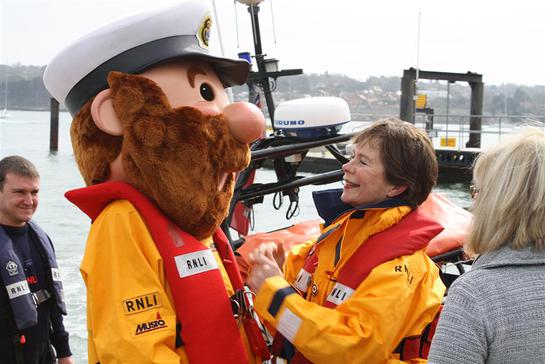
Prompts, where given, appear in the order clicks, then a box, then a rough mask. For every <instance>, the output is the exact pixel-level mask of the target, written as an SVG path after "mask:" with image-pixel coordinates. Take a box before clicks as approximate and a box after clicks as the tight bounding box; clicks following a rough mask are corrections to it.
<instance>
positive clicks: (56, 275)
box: [51, 268, 61, 282]
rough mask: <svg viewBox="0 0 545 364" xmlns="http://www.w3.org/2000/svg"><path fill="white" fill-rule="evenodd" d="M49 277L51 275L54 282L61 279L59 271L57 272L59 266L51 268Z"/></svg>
mask: <svg viewBox="0 0 545 364" xmlns="http://www.w3.org/2000/svg"><path fill="white" fill-rule="evenodd" d="M51 277H53V280H54V281H56V282H60V281H61V272H59V268H51Z"/></svg>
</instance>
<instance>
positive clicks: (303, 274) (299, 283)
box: [293, 269, 312, 293]
mask: <svg viewBox="0 0 545 364" xmlns="http://www.w3.org/2000/svg"><path fill="white" fill-rule="evenodd" d="M311 280H312V274H310V273H309V272H307V271H306V270H304V269H301V270H300V271H299V274H298V275H297V278H296V279H295V283H294V284H293V285H294V286H295V288H297V289H298V290H299V291H301V292H303V293H307V291H308V287H309V286H310V281H311Z"/></svg>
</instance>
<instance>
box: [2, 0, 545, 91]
mask: <svg viewBox="0 0 545 364" xmlns="http://www.w3.org/2000/svg"><path fill="white" fill-rule="evenodd" d="M172 2H173V0H146V1H143V0H0V32H1V33H0V63H2V64H6V63H7V64H15V63H21V64H28V65H45V64H47V63H48V61H49V60H50V59H51V58H53V56H54V55H55V54H56V53H57V52H58V51H59V50H61V49H62V48H64V47H65V46H66V45H68V44H69V43H71V42H72V41H74V40H76V39H77V38H79V37H80V36H82V35H84V34H85V33H87V32H89V31H91V30H93V29H95V28H97V27H99V26H101V25H103V24H105V23H107V22H110V21H112V20H114V19H116V18H119V17H123V16H125V15H127V14H130V13H132V12H136V11H140V10H144V9H147V8H150V7H152V6H157V5H162V4H166V3H172ZM214 3H215V7H216V9H217V18H216V19H215V20H216V21H215V24H216V26H218V24H219V26H220V32H219V33H218V32H217V29H218V28H217V27H216V28H215V31H214V33H213V35H212V44H213V49H214V50H215V51H217V52H220V51H221V48H220V47H219V38H220V37H219V36H218V34H221V39H222V41H223V49H224V52H225V54H226V55H228V56H236V55H237V53H238V52H244V51H248V52H250V53H252V54H253V53H254V49H253V40H252V39H253V38H252V33H253V32H252V28H251V21H250V16H249V14H248V11H247V6H246V5H243V4H241V3H239V2H236V4H235V2H234V1H233V0H215V1H214ZM259 7H260V12H259V23H260V27H261V40H262V44H263V52H264V53H266V54H267V57H268V58H276V59H278V60H279V64H280V68H281V69H292V68H302V69H303V71H304V72H305V73H307V74H308V73H323V72H325V71H328V72H330V73H340V74H345V75H347V76H350V77H352V78H356V79H358V80H361V81H365V80H366V79H367V78H368V77H370V76H402V74H403V70H404V69H407V68H409V67H414V68H417V67H418V68H419V69H421V70H426V71H441V72H459V73H465V72H467V71H471V72H476V73H480V74H482V75H483V81H484V82H485V84H495V85H501V84H503V83H517V84H525V85H544V86H545V21H544V19H545V1H542V0H517V1H505V0H496V1H484V0H458V1H446V0H420V1H407V0H383V1H364V0H337V1H325V0H264V1H263V2H261V4H260V5H259ZM213 15H214V14H213Z"/></svg>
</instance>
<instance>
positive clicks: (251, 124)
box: [223, 102, 265, 143]
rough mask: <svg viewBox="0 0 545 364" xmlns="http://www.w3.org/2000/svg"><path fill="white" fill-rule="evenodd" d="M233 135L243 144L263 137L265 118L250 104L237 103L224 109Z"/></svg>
mask: <svg viewBox="0 0 545 364" xmlns="http://www.w3.org/2000/svg"><path fill="white" fill-rule="evenodd" d="M223 116H224V117H225V119H226V120H227V122H228V123H229V129H230V130H231V134H233V136H234V137H235V139H237V140H238V141H239V142H241V143H251V142H253V141H254V140H256V139H258V138H260V137H262V136H263V131H264V130H265V117H264V116H263V113H262V112H261V110H260V109H259V108H258V107H257V106H255V105H254V104H251V103H249V102H235V103H232V104H229V105H227V106H226V107H225V108H224V109H223Z"/></svg>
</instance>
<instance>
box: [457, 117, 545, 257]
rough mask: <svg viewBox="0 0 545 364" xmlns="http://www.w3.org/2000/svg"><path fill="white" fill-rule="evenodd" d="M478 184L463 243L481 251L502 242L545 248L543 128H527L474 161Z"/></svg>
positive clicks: (521, 246)
mask: <svg viewBox="0 0 545 364" xmlns="http://www.w3.org/2000/svg"><path fill="white" fill-rule="evenodd" d="M473 179H474V182H475V184H476V186H477V188H478V189H479V194H478V196H477V199H476V200H475V204H474V209H473V213H474V215H475V218H474V220H473V224H472V227H471V230H470V233H469V236H468V238H467V240H466V244H465V249H466V251H467V252H468V253H471V254H482V253H485V252H489V251H493V250H497V249H499V248H501V247H503V246H509V247H511V248H512V249H522V248H525V247H527V246H531V247H533V248H534V249H535V250H542V251H543V250H545V133H544V132H542V131H540V130H538V129H535V128H529V127H528V128H525V129H524V130H523V131H522V132H520V133H519V134H517V135H515V136H514V137H513V138H512V139H510V140H508V141H505V142H502V143H500V144H498V145H496V146H495V147H493V148H492V149H490V150H488V151H486V152H484V153H482V154H481V155H480V156H479V157H478V158H477V160H476V162H475V168H474V171H473Z"/></svg>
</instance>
